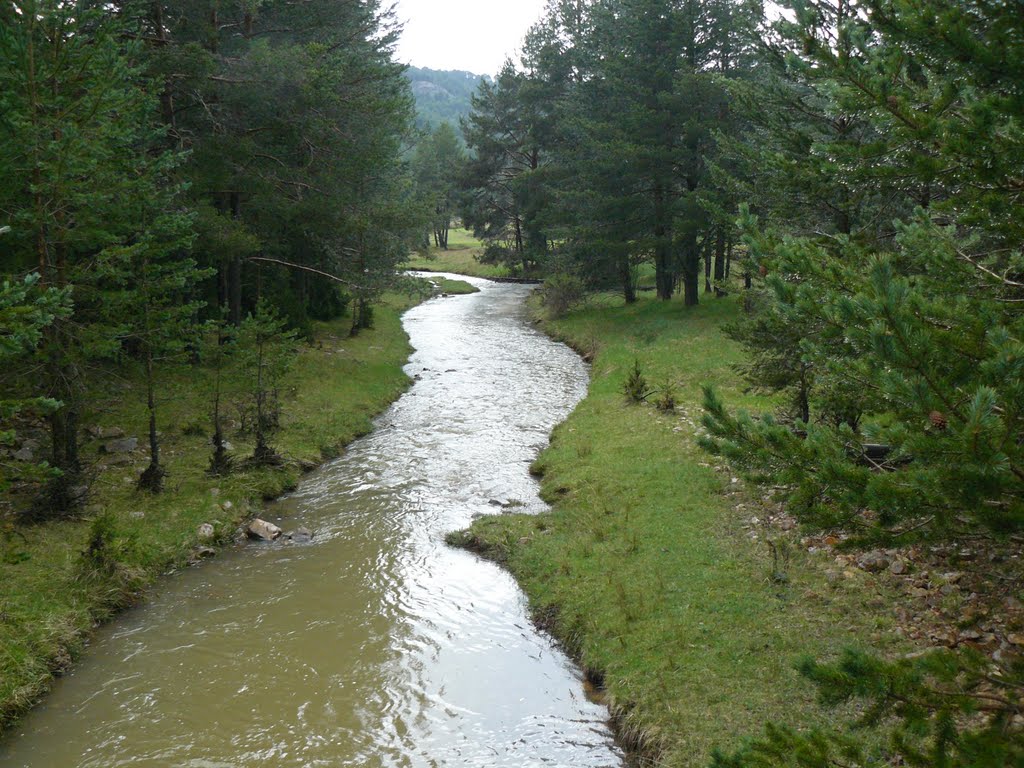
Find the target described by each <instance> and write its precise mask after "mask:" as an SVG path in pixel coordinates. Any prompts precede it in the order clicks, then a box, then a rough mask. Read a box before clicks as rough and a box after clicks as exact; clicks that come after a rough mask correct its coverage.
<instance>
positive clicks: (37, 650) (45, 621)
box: [0, 284, 469, 727]
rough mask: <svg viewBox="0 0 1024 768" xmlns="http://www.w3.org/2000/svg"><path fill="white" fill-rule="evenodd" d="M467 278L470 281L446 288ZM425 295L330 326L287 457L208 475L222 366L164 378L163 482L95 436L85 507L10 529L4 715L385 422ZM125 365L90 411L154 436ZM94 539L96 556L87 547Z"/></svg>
mask: <svg viewBox="0 0 1024 768" xmlns="http://www.w3.org/2000/svg"><path fill="white" fill-rule="evenodd" d="M462 288H469V286H467V285H466V284H462ZM453 289H459V286H448V287H447V289H446V290H448V291H449V292H451V291H452V290H453ZM413 303H415V300H414V299H411V298H409V297H407V296H399V295H392V296H388V297H387V299H386V300H385V302H384V303H383V304H382V305H380V306H378V307H377V308H376V311H375V327H374V328H373V329H372V330H370V331H365V332H363V333H361V334H360V335H359V336H357V337H355V338H349V336H348V328H349V323H350V321H349V320H348V319H341V320H338V321H335V322H332V323H324V324H319V325H318V326H317V328H316V340H315V341H314V343H313V344H311V345H309V346H306V347H304V348H303V349H302V351H301V352H300V354H299V357H298V359H297V360H296V362H295V365H294V367H293V369H292V371H291V372H290V374H289V375H288V377H287V379H286V381H285V384H284V387H283V390H282V393H281V397H282V401H283V414H282V424H281V429H280V431H279V432H278V433H277V434H276V435H275V436H274V439H273V441H272V442H273V445H274V446H275V447H276V448H277V449H278V451H279V452H280V453H281V454H282V455H283V456H284V457H285V459H286V462H285V464H284V465H283V466H281V467H277V468H263V469H257V470H252V469H250V470H246V471H238V472H236V473H233V474H231V475H229V476H227V477H223V478H216V479H213V478H209V477H207V476H206V475H205V469H206V467H207V464H208V461H209V456H210V429H209V419H208V417H207V414H208V413H209V411H210V404H209V402H208V399H209V396H208V388H207V387H206V386H205V383H206V379H207V378H208V377H209V376H210V372H208V371H204V370H203V369H194V368H187V367H184V366H183V367H181V368H179V369H176V370H170V371H168V372H167V373H166V374H165V376H164V381H163V386H162V388H161V402H160V404H159V408H160V415H159V423H158V428H159V429H160V430H161V431H162V451H163V458H164V462H165V463H166V467H167V469H168V478H167V490H166V491H165V492H164V493H163V494H161V495H159V496H152V495H150V494H147V493H140V492H138V491H136V490H135V485H134V484H135V481H136V479H137V478H138V475H139V473H140V471H141V470H142V469H143V468H144V467H145V465H146V463H147V456H146V453H145V451H144V450H139V451H135V452H132V453H130V454H127V455H124V456H107V455H103V454H101V453H100V452H99V448H100V443H101V442H102V440H98V439H91V440H88V441H87V442H86V443H85V444H84V446H83V455H84V457H85V459H86V461H88V462H91V463H93V465H94V467H95V470H94V474H93V479H92V482H91V486H90V496H89V502H88V506H87V509H86V514H85V516H84V518H83V519H80V520H71V521H63V522H54V523H48V524H42V525H34V526H27V527H17V528H14V529H13V530H11V531H9V533H8V535H7V537H6V538H5V539H0V545H2V547H0V555H2V558H0V579H2V581H3V584H4V590H3V593H2V596H0V727H3V726H7V725H9V724H10V723H11V722H12V721H13V719H14V718H16V717H17V716H18V715H19V714H20V713H21V712H23V711H24V710H25V709H26V708H27V707H29V706H30V705H31V704H32V703H33V702H34V701H35V700H36V699H37V698H38V697H39V696H40V695H41V694H42V693H43V692H44V691H45V690H46V688H47V686H48V685H49V683H50V681H51V679H52V675H53V674H54V673H59V672H60V671H61V670H62V669H64V668H65V667H67V666H68V664H70V663H71V662H72V660H73V659H74V657H75V655H76V654H77V653H78V651H79V650H80V649H81V647H82V645H83V642H84V641H85V639H86V637H87V635H88V631H89V629H90V628H91V627H92V626H94V624H95V623H96V622H98V621H101V620H103V619H104V618H106V617H108V616H110V615H111V614H112V613H114V612H116V611H117V610H118V609H119V608H121V607H123V606H125V605H128V604H130V603H131V602H133V601H134V600H136V599H138V596H139V594H140V590H142V589H144V588H145V586H146V585H148V584H150V583H151V582H152V581H153V580H154V579H155V578H157V577H158V576H160V575H161V574H164V573H166V572H168V571H169V570H173V569H175V568H178V567H181V566H183V565H185V564H187V563H189V562H190V561H194V560H196V559H197V558H199V557H202V556H205V555H207V554H210V553H211V552H212V550H211V549H210V545H211V544H216V542H225V541H229V540H231V539H232V538H233V537H234V535H235V533H236V531H237V528H238V525H239V523H240V522H241V521H242V520H244V519H245V518H246V517H247V516H249V515H251V514H253V513H254V512H255V511H257V510H258V509H259V506H260V503H261V501H262V500H264V499H269V498H272V497H274V496H277V495H279V494H281V493H282V492H284V491H286V490H288V489H290V488H292V487H294V486H295V484H296V482H297V481H298V479H299V477H300V476H301V474H302V472H303V471H306V470H308V469H309V468H311V467H312V466H314V465H315V464H317V463H319V462H321V461H322V460H324V459H325V458H329V457H331V456H335V455H337V454H338V453H339V452H340V451H341V450H342V449H343V447H344V446H345V445H346V444H347V443H349V442H351V441H352V440H353V439H354V438H356V437H358V436H359V435H362V434H365V433H366V432H368V431H369V430H370V429H371V419H372V418H373V416H374V415H376V414H377V413H379V412H380V411H381V410H383V409H384V407H385V406H387V404H388V403H390V402H392V401H393V400H394V399H395V398H397V397H398V396H399V395H400V394H401V393H402V391H404V390H405V388H406V387H407V385H408V378H407V377H406V376H405V374H404V373H403V371H402V366H403V364H404V363H405V361H406V359H407V358H408V355H409V353H410V351H411V348H410V346H409V344H408V339H407V337H406V335H405V333H404V331H403V330H402V327H401V322H400V314H401V312H402V311H403V310H404V309H406V308H408V307H409V306H411V305H412V304H413ZM114 373H116V375H111V376H109V377H108V378H107V381H108V382H109V383H108V385H107V386H106V387H105V388H104V389H103V390H102V391H100V392H97V393H95V395H96V396H95V397H92V398H90V400H91V401H95V402H98V403H100V405H99V406H98V407H97V409H96V411H95V412H94V413H92V414H89V415H88V420H87V422H86V423H88V424H90V425H91V426H103V427H106V428H108V429H112V428H117V429H118V430H123V431H124V433H125V434H127V435H130V436H138V437H139V438H144V436H145V434H146V412H145V408H144V388H143V386H142V383H141V378H140V376H139V373H140V372H139V371H131V370H124V369H118V370H117V371H116V372H113V371H112V372H111V374H114ZM231 415H232V414H231V413H230V410H229V413H228V416H229V417H230V416H231ZM227 437H228V439H229V440H230V441H231V443H232V444H233V446H234V453H235V454H236V455H237V456H238V457H240V458H241V457H244V456H246V455H248V454H249V453H251V448H252V446H251V445H250V444H248V443H247V442H246V438H245V437H244V436H242V435H239V434H238V433H237V429H236V430H234V431H231V432H229V434H228V436H227ZM144 442H145V441H144V440H142V439H140V445H141V444H144ZM97 521H98V522H97ZM2 522H4V520H2V519H0V523H2ZM204 523H209V524H210V525H212V526H213V527H214V530H215V536H214V539H213V540H212V541H200V540H199V534H198V528H199V526H200V525H202V524H204ZM97 535H99V536H100V538H101V539H102V541H101V547H100V548H99V550H98V551H97V549H96V546H95V544H96V541H97ZM91 545H93V546H92V548H93V550H94V555H93V556H92V557H86V556H84V555H83V553H84V552H86V551H87V550H88V549H90V546H91Z"/></svg>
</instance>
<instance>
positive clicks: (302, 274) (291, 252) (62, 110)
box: [0, 0, 426, 519]
mask: <svg viewBox="0 0 1024 768" xmlns="http://www.w3.org/2000/svg"><path fill="white" fill-rule="evenodd" d="M396 39H397V29H396V27H395V25H394V22H393V19H392V18H391V16H390V15H389V14H388V13H386V12H384V11H383V10H382V9H381V8H380V7H379V5H378V3H376V2H367V3H344V2H336V1H335V0H317V1H316V2H308V3H303V4H302V5H301V7H300V6H296V5H294V4H292V3H287V2H263V3H247V2H240V3H222V2H194V3H152V2H132V1H131V0H129V1H128V2H120V3H90V2H43V1H38V2H37V1H36V0H26V1H25V2H7V3H3V4H2V5H0V62H2V63H0V83H2V87H0V114H2V123H0V168H2V176H3V179H4V184H3V188H2V189H0V223H2V224H3V235H2V236H0V237H2V238H3V261H4V271H5V274H6V275H8V276H9V277H8V282H7V283H6V284H5V285H6V287H5V289H4V305H3V306H4V312H5V320H7V321H8V323H7V327H8V328H9V329H10V330H6V331H5V338H6V339H7V342H6V343H5V345H4V354H5V355H6V356H7V357H8V358H11V359H12V363H16V364H13V365H9V366H7V367H6V368H5V387H6V390H7V392H8V393H9V395H10V396H11V399H10V400H9V401H7V403H6V405H5V416H8V417H10V416H12V415H14V414H15V413H17V412H18V411H26V410H34V411H35V412H36V413H40V412H43V413H45V414H46V416H47V418H48V420H49V423H50V431H51V437H52V446H51V450H50V451H49V452H48V457H47V458H48V461H47V462H46V466H45V467H42V466H41V467H39V470H40V471H41V472H43V474H48V475H50V476H51V479H50V482H49V485H48V492H47V493H46V494H45V495H44V497H43V498H42V499H41V500H40V502H39V504H38V508H37V511H36V513H35V517H37V518H40V519H44V518H48V517H53V516H59V515H61V514H63V513H66V512H67V511H69V510H71V509H73V508H74V507H75V506H76V504H77V499H76V496H77V495H80V492H79V491H77V489H79V488H80V487H81V486H80V484H79V481H78V479H77V478H78V475H79V473H80V471H81V469H82V462H81V461H80V457H79V440H80V430H81V429H82V427H83V426H84V425H83V424H82V423H81V421H82V418H81V414H82V410H83V407H84V406H85V403H83V397H84V392H85V391H86V389H87V387H88V385H89V378H90V376H91V375H93V374H92V372H93V371H96V370H98V368H97V365H98V364H99V363H100V362H101V361H115V362H116V361H117V360H118V359H125V358H134V359H138V360H141V361H143V362H144V366H145V370H146V372H147V374H146V375H147V380H148V384H147V388H148V400H149V406H150V411H151V415H152V418H151V420H150V424H151V429H150V436H149V443H150V454H151V463H150V467H149V469H147V471H146V473H145V474H144V476H143V477H142V478H141V479H140V486H141V487H145V488H148V489H150V490H153V491H159V490H160V487H161V484H162V476H163V468H162V467H161V462H160V445H159V438H158V434H157V432H158V430H157V429H156V415H155V411H156V408H157V406H158V403H159V401H160V397H159V393H158V389H159V383H158V381H159V378H160V369H161V366H162V365H163V364H164V363H165V362H167V361H171V360H174V359H178V360H181V359H182V356H183V355H188V356H191V357H192V358H193V359H195V360H197V361H198V360H199V358H201V357H203V356H204V355H205V356H207V357H210V355H211V354H212V356H213V358H215V359H219V352H217V353H210V352H208V351H204V342H205V341H206V340H208V339H209V338H210V337H211V336H213V337H216V338H218V339H219V340H220V345H221V346H223V345H224V344H225V343H227V342H228V341H230V342H231V345H230V346H231V349H233V350H234V349H237V350H238V352H237V354H236V355H235V356H234V357H235V358H237V360H236V362H239V364H240V365H241V362H240V361H241V359H242V357H244V355H243V353H242V351H241V349H242V347H244V346H246V344H247V343H248V344H249V345H250V346H254V348H255V349H256V350H257V355H258V358H259V359H258V363H257V374H259V375H258V376H257V378H259V379H261V380H264V381H265V380H266V378H267V377H266V376H264V375H263V374H264V373H265V371H264V369H265V368H266V366H267V365H269V363H268V360H269V357H267V356H266V355H264V354H263V352H264V347H265V345H270V346H271V347H273V346H274V345H275V344H276V343H277V342H278V341H282V340H287V338H289V337H290V335H294V334H295V333H298V334H300V335H302V334H306V333H308V329H309V323H310V321H311V320H312V319H326V318H331V317H337V316H339V315H341V314H342V313H343V312H344V311H345V310H346V309H347V308H350V309H351V313H352V318H353V319H352V326H351V327H352V332H353V333H355V332H357V331H358V330H359V329H361V328H364V327H367V326H369V325H370V323H371V322H372V305H373V302H374V301H375V300H376V299H377V297H378V296H379V295H380V293H381V291H382V290H383V289H384V288H385V287H386V286H388V285H391V284H392V283H393V280H394V275H395V267H396V265H397V264H400V263H401V262H402V261H403V260H404V259H405V258H406V257H407V254H408V252H409V250H410V248H412V247H413V245H414V244H415V243H416V241H417V239H418V238H420V237H421V236H420V234H419V233H420V230H421V229H423V227H424V226H425V221H426V220H425V216H424V215H423V214H421V211H425V210H426V208H425V207H424V206H423V205H422V204H421V203H420V201H419V199H418V197H417V193H416V191H415V190H414V189H413V187H412V183H411V176H410V173H409V170H408V167H407V166H408V163H407V161H406V155H407V153H408V147H409V146H410V144H411V143H412V142H413V140H414V135H415V134H414V128H413V116H414V113H413V100H412V96H411V94H410V91H409V85H408V81H407V80H406V78H405V77H404V74H403V73H404V67H402V66H401V65H398V64H396V63H395V62H394V60H393V46H394V43H395V41H396ZM25 275H27V277H24V276H25ZM286 329H290V330H286ZM267 374H268V375H269V371H267ZM268 391H269V390H267V391H257V392H255V394H254V397H255V403H256V405H257V410H258V411H260V412H259V413H258V414H257V416H256V419H255V424H256V427H257V433H258V435H259V437H258V439H257V442H258V443H259V444H260V447H259V448H258V450H257V454H258V455H257V457H256V458H257V459H258V458H260V455H262V456H263V458H268V459H269V458H272V452H271V451H269V450H268V448H267V446H266V444H265V440H264V439H263V437H262V428H261V425H264V424H267V423H269V422H268V419H270V417H269V416H268V414H267V413H265V412H264V411H265V410H266V409H265V408H263V406H264V405H266V404H267V402H266V401H267V397H268V394H267V392H268ZM270 421H272V419H270ZM215 431H216V433H217V435H218V438H217V442H218V445H217V448H216V453H217V455H218V456H220V457H221V458H218V459H216V461H215V463H221V464H222V457H223V451H222V449H221V447H220V445H219V440H220V438H219V436H220V429H219V425H218V426H217V428H216V430H215ZM18 470H19V472H20V473H22V474H24V472H25V470H26V467H25V466H23V465H18Z"/></svg>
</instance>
